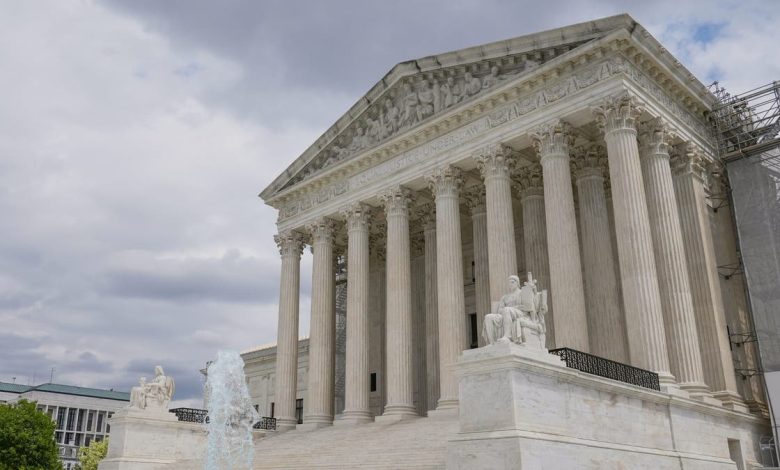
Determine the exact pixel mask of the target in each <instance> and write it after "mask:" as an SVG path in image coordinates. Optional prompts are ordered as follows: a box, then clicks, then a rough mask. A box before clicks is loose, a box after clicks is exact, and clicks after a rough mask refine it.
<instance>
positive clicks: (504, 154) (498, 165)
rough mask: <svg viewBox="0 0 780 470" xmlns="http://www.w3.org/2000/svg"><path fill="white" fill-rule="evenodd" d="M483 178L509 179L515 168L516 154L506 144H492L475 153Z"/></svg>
mask: <svg viewBox="0 0 780 470" xmlns="http://www.w3.org/2000/svg"><path fill="white" fill-rule="evenodd" d="M474 160H476V162H477V167H478V168H479V172H480V173H481V174H482V178H484V179H488V178H493V177H505V178H508V177H509V175H510V173H511V171H512V169H514V167H515V163H516V160H515V156H514V152H513V151H512V149H511V148H510V147H509V146H506V145H504V144H490V145H486V146H484V147H482V148H481V149H479V150H477V151H476V152H475V153H474Z"/></svg>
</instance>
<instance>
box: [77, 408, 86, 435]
mask: <svg viewBox="0 0 780 470" xmlns="http://www.w3.org/2000/svg"><path fill="white" fill-rule="evenodd" d="M86 411H87V410H79V419H78V424H76V431H83V430H84V413H85V412H86Z"/></svg>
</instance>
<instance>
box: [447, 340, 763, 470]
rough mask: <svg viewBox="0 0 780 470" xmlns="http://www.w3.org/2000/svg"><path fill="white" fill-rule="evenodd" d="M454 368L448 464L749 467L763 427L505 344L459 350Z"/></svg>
mask: <svg viewBox="0 0 780 470" xmlns="http://www.w3.org/2000/svg"><path fill="white" fill-rule="evenodd" d="M455 370H456V373H457V375H458V377H459V384H460V410H459V424H460V425H459V432H458V434H457V435H456V436H455V437H453V438H451V439H450V441H449V444H448V447H447V469H449V470H456V469H457V470H466V469H468V470H478V469H486V470H487V469H491V470H494V469H521V470H559V469H570V470H573V469H588V470H604V469H615V470H617V469H627V468H630V469H632V470H633V469H640V470H650V469H652V470H667V469H668V470H672V469H674V470H680V469H697V470H703V469H708V470H710V469H714V470H737V469H738V468H739V469H742V468H750V467H747V466H746V465H749V464H750V463H751V462H750V460H753V458H751V457H754V456H755V455H756V454H755V452H754V449H752V448H751V446H750V443H753V442H758V439H759V435H761V434H762V433H766V432H768V430H767V428H766V424H767V423H766V421H765V420H762V419H760V418H757V417H755V416H752V415H749V414H746V413H740V412H735V411H731V410H727V409H725V408H723V407H722V406H713V405H710V404H708V403H702V402H701V401H697V400H693V399H689V398H685V397H680V396H676V395H671V394H669V393H664V392H658V391H655V390H650V389H645V388H641V387H638V386H634V385H629V384H626V383H623V382H618V381H614V380H610V379H606V378H602V377H598V376H594V375H590V374H586V373H582V372H579V371H577V370H574V369H569V368H567V367H565V366H564V365H563V363H562V361H561V360H560V359H559V358H558V356H555V355H552V354H549V353H547V351H546V350H542V349H533V348H530V347H524V346H522V345H517V344H512V343H509V344H501V343H498V344H494V345H490V346H486V347H484V348H479V349H472V350H468V351H464V353H463V356H462V357H461V359H460V361H459V362H458V364H457V365H456V368H455ZM734 449H740V455H743V456H745V458H744V461H743V466H739V467H738V466H737V464H736V463H735V462H734V461H733V460H732V459H731V457H730V456H731V455H734V454H732V453H731V452H733V451H734ZM730 451H731V452H730ZM748 456H750V457H748ZM741 458H742V457H740V459H741Z"/></svg>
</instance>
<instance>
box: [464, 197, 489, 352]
mask: <svg viewBox="0 0 780 470" xmlns="http://www.w3.org/2000/svg"><path fill="white" fill-rule="evenodd" d="M465 197H466V204H467V205H468V207H469V210H471V226H472V229H473V233H474V234H473V237H474V240H473V242H474V279H475V282H474V284H475V285H474V293H475V296H476V305H477V325H478V328H479V333H478V344H479V346H480V347H482V346H484V345H485V338H483V335H482V329H483V328H484V326H485V315H487V314H488V313H490V271H489V268H488V229H487V208H486V207H485V186H484V185H482V184H477V185H475V186H471V187H470V188H468V190H466V192H465Z"/></svg>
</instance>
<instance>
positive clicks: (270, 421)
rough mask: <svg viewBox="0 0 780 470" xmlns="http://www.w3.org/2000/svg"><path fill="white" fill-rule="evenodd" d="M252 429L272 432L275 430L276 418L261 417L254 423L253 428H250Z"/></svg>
mask: <svg viewBox="0 0 780 470" xmlns="http://www.w3.org/2000/svg"><path fill="white" fill-rule="evenodd" d="M252 428H254V429H266V430H269V431H273V430H275V429H276V418H269V417H267V416H263V417H262V418H260V421H258V422H256V423H255V424H254V426H252Z"/></svg>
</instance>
